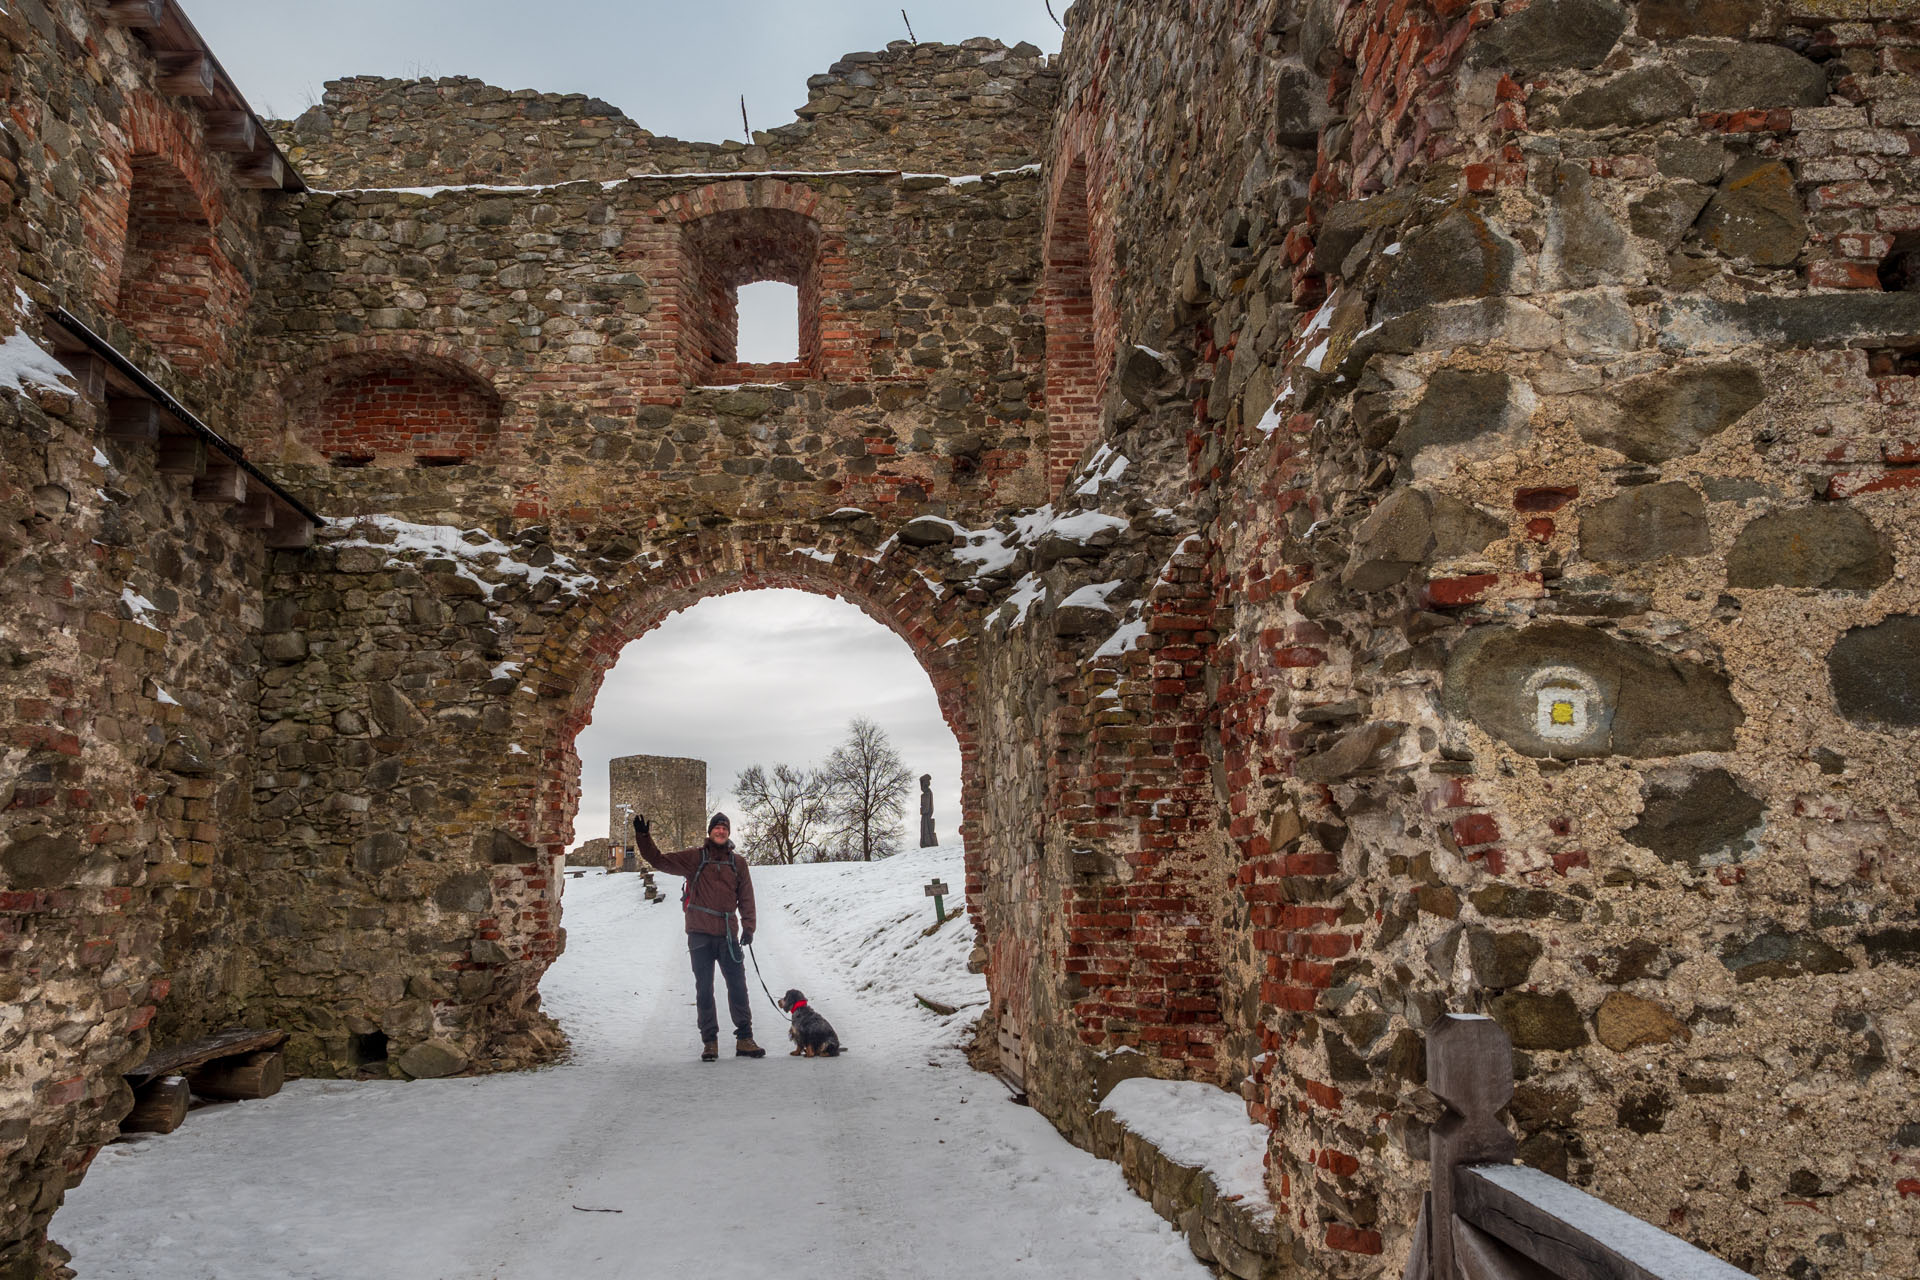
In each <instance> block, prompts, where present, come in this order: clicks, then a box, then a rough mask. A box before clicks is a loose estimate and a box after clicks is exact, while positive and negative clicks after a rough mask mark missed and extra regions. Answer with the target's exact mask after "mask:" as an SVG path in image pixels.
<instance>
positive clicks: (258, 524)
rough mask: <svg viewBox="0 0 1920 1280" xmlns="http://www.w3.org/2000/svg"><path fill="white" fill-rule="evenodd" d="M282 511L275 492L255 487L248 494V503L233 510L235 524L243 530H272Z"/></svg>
mask: <svg viewBox="0 0 1920 1280" xmlns="http://www.w3.org/2000/svg"><path fill="white" fill-rule="evenodd" d="M280 509H281V508H280V499H278V498H277V497H275V496H274V493H273V490H271V489H262V488H259V487H258V486H255V488H254V489H253V491H252V492H250V493H249V494H247V500H246V502H244V503H242V504H241V505H240V506H237V507H235V508H234V509H233V513H232V514H233V522H234V523H235V524H237V525H239V526H240V527H241V528H242V529H259V530H262V531H266V530H270V529H272V528H273V524H274V521H275V520H276V519H278V518H279V512H280ZM289 514H291V513H289Z"/></svg>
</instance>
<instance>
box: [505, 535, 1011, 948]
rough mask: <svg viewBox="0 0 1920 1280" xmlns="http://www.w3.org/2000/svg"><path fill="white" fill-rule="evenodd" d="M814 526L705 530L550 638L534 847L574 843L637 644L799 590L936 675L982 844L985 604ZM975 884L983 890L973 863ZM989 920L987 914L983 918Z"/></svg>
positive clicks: (644, 566) (537, 684)
mask: <svg viewBox="0 0 1920 1280" xmlns="http://www.w3.org/2000/svg"><path fill="white" fill-rule="evenodd" d="M808 533H809V531H808V530H805V529H804V528H803V529H781V530H774V531H769V532H768V533H767V534H765V535H763V536H762V538H760V539H756V540H753V541H745V540H739V539H731V538H714V537H701V536H697V535H696V536H694V537H689V538H684V539H681V540H679V541H678V542H677V543H669V544H667V545H666V546H664V547H663V548H662V550H661V551H660V552H658V553H657V559H656V558H655V557H654V556H649V557H645V558H637V562H636V564H635V565H633V566H631V567H630V568H629V570H628V572H627V573H624V574H622V575H621V577H620V578H619V579H618V580H616V581H615V582H612V583H609V584H608V588H609V591H610V592H611V593H612V595H613V597H614V599H615V600H617V601H618V603H617V604H615V605H614V606H613V607H611V608H608V609H606V610H604V611H603V610H601V609H600V608H583V609H581V610H579V611H578V615H577V616H575V617H571V618H569V619H568V620H567V622H568V623H569V624H571V625H573V626H577V627H578V628H579V630H577V631H575V630H571V629H569V630H565V631H563V632H562V633H561V636H559V637H556V638H550V639H548V640H546V641H544V642H543V644H542V646H541V648H540V649H539V651H538V652H537V654H536V656H534V657H531V658H530V659H529V660H528V662H527V665H526V667H525V669H524V670H522V671H520V672H518V673H516V674H517V676H518V678H519V679H520V680H522V681H523V682H524V683H525V684H526V685H528V686H530V687H532V688H534V689H536V690H538V691H539V695H540V699H541V705H542V707H543V708H544V709H545V719H546V724H547V725H548V732H547V734H546V736H545V737H543V738H542V739H541V748H540V750H541V760H542V771H543V774H544V778H545V782H544V785H543V787H542V789H541V791H540V794H539V799H538V803H537V807H536V809H535V813H534V819H533V838H532V843H533V844H534V845H535V846H536V847H537V848H539V849H540V850H542V851H543V852H545V853H547V854H549V855H551V854H552V853H553V851H554V850H555V849H556V848H557V849H559V850H561V851H563V852H564V850H565V849H566V848H567V847H568V846H569V845H570V844H571V843H572V835H573V824H574V821H575V819H576V817H577V816H578V809H579V790H580V788H579V785H578V783H577V782H576V781H575V780H577V779H579V778H580V762H579V758H578V756H577V754H576V753H575V751H574V741H575V739H576V738H577V737H578V735H579V732H580V730H581V729H583V728H584V727H585V726H586V725H587V723H588V721H589V720H590V719H591V717H592V713H593V708H594V706H595V703H596V702H597V700H598V698H599V693H600V686H601V684H602V682H603V681H604V679H605V677H606V675H607V673H608V672H609V671H610V670H612V669H613V666H614V665H615V663H617V662H618V661H619V659H620V655H621V654H622V653H623V652H624V651H625V650H626V648H627V647H628V646H629V645H631V644H633V643H635V642H636V641H638V640H640V639H641V638H643V637H644V636H646V635H647V634H648V633H649V632H651V631H652V630H653V629H654V628H655V627H657V626H659V625H660V624H661V623H662V622H664V621H665V620H666V619H667V618H669V617H671V616H672V615H674V614H677V613H681V612H683V611H685V610H687V609H690V608H693V607H695V606H696V605H698V604H700V603H701V602H702V601H705V600H709V599H713V598H715V597H717V596H722V595H730V594H733V593H736V592H747V591H763V590H769V589H777V588H788V589H793V590H799V591H805V592H808V593H810V594H813V595H820V596H826V597H829V598H831V599H838V600H844V601H846V602H847V603H850V604H853V605H854V606H855V607H857V608H858V609H860V611H861V612H862V613H864V614H865V615H866V616H867V617H868V618H870V619H872V620H873V621H874V622H876V623H878V624H880V625H881V626H883V627H885V628H886V629H887V630H888V631H889V632H891V633H892V634H893V635H895V636H897V637H898V638H899V639H900V640H901V641H902V643H904V644H905V645H906V646H907V648H908V650H909V651H910V652H911V653H912V654H913V656H914V659H915V661H916V662H917V663H918V664H919V665H920V668H921V670H922V671H923V672H924V673H925V675H926V676H927V679H928V681H929V683H930V684H931V686H932V688H933V692H934V697H935V699H936V701H937V703H938V705H939V707H940V713H941V718H942V719H943V720H944V721H945V723H946V725H947V728H948V730H949V731H951V732H952V734H953V736H954V739H955V741H956V742H957V743H958V744H959V748H960V767H961V776H960V792H961V821H960V827H959V832H960V836H961V839H962V840H963V841H968V840H971V841H972V842H973V845H974V846H976V847H977V844H978V833H979V824H978V821H977V819H976V817H975V815H977V813H978V812H979V807H980V799H979V788H980V781H979V777H978V772H977V769H976V748H975V745H974V744H975V733H974V729H973V716H974V708H973V706H972V704H971V701H970V695H971V686H972V685H973V684H974V682H975V680H976V679H977V665H978V662H979V656H978V652H977V644H976V640H975V636H976V634H977V633H976V630H975V628H976V625H977V622H978V619H977V617H976V616H974V615H976V614H977V613H978V609H977V607H975V606H968V605H966V604H965V602H959V606H958V607H956V606H955V603H954V601H953V600H952V599H951V598H950V597H946V596H944V594H943V593H941V592H940V591H939V589H938V588H937V586H935V585H934V584H933V583H932V582H930V581H929V580H928V579H926V578H924V577H922V576H921V575H920V574H919V573H918V572H916V571H915V570H914V569H913V568H912V567H911V566H907V565H902V564H901V563H899V562H897V561H896V562H893V563H888V562H887V561H886V560H885V558H884V557H877V558H875V559H871V560H870V559H867V558H866V557H864V556H861V555H859V554H857V553H855V552H852V551H847V552H844V553H840V554H835V553H832V552H822V551H820V550H819V545H818V544H819V543H821V542H823V541H830V540H829V539H826V538H822V537H821V536H820V533H821V530H818V529H815V530H812V531H811V536H810V537H808V540H807V541H806V542H805V544H804V545H799V546H796V545H794V541H793V539H794V538H795V537H796V535H807V534H808ZM969 881H970V882H973V883H975V884H976V885H977V883H978V879H977V872H976V871H975V870H974V869H973V867H972V865H971V864H970V867H969ZM976 918H977V913H976Z"/></svg>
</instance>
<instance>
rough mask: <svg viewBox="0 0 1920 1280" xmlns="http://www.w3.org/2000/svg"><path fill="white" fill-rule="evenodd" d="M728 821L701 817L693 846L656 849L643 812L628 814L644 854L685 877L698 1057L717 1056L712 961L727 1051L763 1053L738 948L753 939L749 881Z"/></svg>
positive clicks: (683, 895) (759, 1055)
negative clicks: (729, 1042) (699, 841)
mask: <svg viewBox="0 0 1920 1280" xmlns="http://www.w3.org/2000/svg"><path fill="white" fill-rule="evenodd" d="M732 834H733V823H732V822H731V821H729V820H728V818H727V815H726V814H724V813H716V814H714V815H713V817H712V818H711V819H710V820H708V822H707V840H706V843H705V844H703V845H701V846H700V847H699V848H698V849H682V850H680V851H679V852H677V853H662V852H660V849H659V846H657V845H655V844H654V843H653V830H652V826H651V824H649V823H648V821H647V819H646V817H645V815H643V814H635V815H634V818H633V842H634V844H635V845H636V846H638V848H639V850H640V856H641V857H643V858H645V859H646V860H647V861H648V862H650V863H652V864H653V865H654V866H655V867H658V868H659V869H660V870H662V871H667V872H671V873H672V874H674V875H676V876H685V877H686V878H687V887H686V889H685V891H683V892H682V893H681V895H680V904H681V906H683V907H685V908H686V913H687V953H688V954H689V955H690V956H691V957H692V958H693V994H694V1002H695V1004H696V1005H697V1006H698V1008H699V1015H700V1061H702V1062H712V1061H713V1060H714V1059H716V1058H718V1057H719V1056H720V1016H719V1014H718V1012H717V1011H716V1010H715V1008H714V1003H713V966H714V964H715V963H716V962H717V963H718V964H719V966H720V972H721V973H722V974H724V975H725V976H726V979H727V1012H728V1013H730V1014H732V1015H733V1054H734V1056H735V1057H736V1058H764V1057H766V1056H767V1051H766V1050H765V1049H762V1048H761V1047H760V1046H759V1045H757V1044H755V1043H754V1042H753V1006H752V1005H751V1004H749V1003H748V1001H747V969H746V965H745V964H743V963H742V960H743V959H744V957H743V955H742V953H741V950H740V948H742V947H744V946H747V945H749V944H750V943H752V941H753V924H754V913H753V881H752V880H751V879H749V878H748V876H747V860H746V859H745V858H743V857H741V856H740V855H739V854H738V853H736V852H734V848H733V841H732V839H730V837H731V836H732ZM736 911H738V912H739V915H740V933H739V941H738V942H735V941H734V913H735V912H736Z"/></svg>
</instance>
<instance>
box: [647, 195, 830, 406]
mask: <svg viewBox="0 0 1920 1280" xmlns="http://www.w3.org/2000/svg"><path fill="white" fill-rule="evenodd" d="M683 249H684V252H683V255H682V262H683V282H682V283H683V286H684V288H683V291H682V292H683V297H684V298H685V299H686V301H685V302H684V303H683V305H682V307H681V367H682V369H683V370H684V373H685V377H686V380H687V382H688V384H689V385H692V386H725V385H731V384H733V383H740V382H780V381H784V380H787V379H791V378H811V377H814V376H816V370H817V369H818V368H819V356H820V226H819V224H818V223H816V222H815V221H814V220H813V219H811V218H809V217H807V216H806V215H805V214H801V213H795V212H793V211H792V210H790V209H729V210H725V211H723V212H720V213H714V214H710V215H708V216H707V217H704V218H699V219H696V220H694V221H692V222H689V223H688V224H687V225H686V229H685V232H684V241H683ZM769 282H770V283H773V284H778V285H786V286H789V287H790V288H791V289H792V290H793V294H792V296H793V299H794V302H793V315H794V322H793V343H792V346H793V353H792V355H791V357H790V358H787V359H772V360H769V359H764V358H762V353H763V352H764V351H765V348H764V347H762V346H761V345H760V343H759V341H758V338H759V326H757V325H756V326H753V327H750V328H749V329H748V331H747V333H746V335H745V336H746V337H747V338H748V339H749V340H750V341H751V343H752V345H751V346H750V347H748V348H747V349H746V350H745V351H743V350H742V337H743V334H742V326H741V303H742V295H743V291H746V290H750V289H751V288H752V287H753V286H756V285H764V284H766V283H769ZM747 296H748V297H750V298H752V299H753V300H754V303H755V305H754V310H753V313H752V314H753V316H754V317H755V318H757V317H758V316H759V315H760V314H761V307H760V306H759V305H758V303H759V295H757V294H752V293H749V294H748V295H747Z"/></svg>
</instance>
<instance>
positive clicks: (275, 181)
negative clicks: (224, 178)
mask: <svg viewBox="0 0 1920 1280" xmlns="http://www.w3.org/2000/svg"><path fill="white" fill-rule="evenodd" d="M235 176H236V177H238V178H239V180H240V185H241V186H243V187H262V188H269V189H276V190H277V189H278V188H280V187H284V186H285V185H286V183H287V165H286V162H285V161H284V160H282V159H281V158H280V156H279V154H278V153H277V152H273V151H259V152H255V153H254V155H253V158H252V159H251V160H248V161H247V162H246V163H244V164H242V165H240V166H239V167H238V168H237V169H236V170H235Z"/></svg>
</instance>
